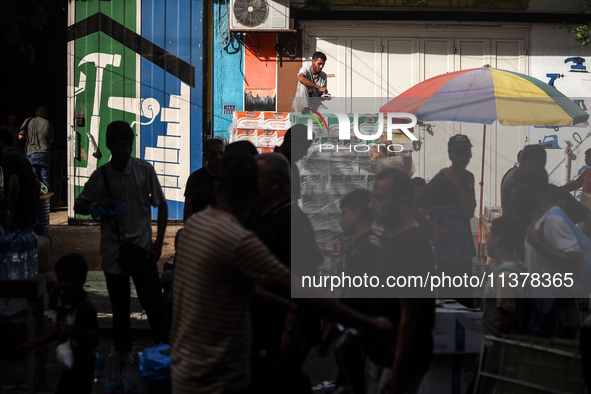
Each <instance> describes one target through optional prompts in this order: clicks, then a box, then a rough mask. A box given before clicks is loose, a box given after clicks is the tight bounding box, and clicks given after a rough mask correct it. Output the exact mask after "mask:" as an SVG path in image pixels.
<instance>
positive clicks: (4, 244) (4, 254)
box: [0, 226, 10, 280]
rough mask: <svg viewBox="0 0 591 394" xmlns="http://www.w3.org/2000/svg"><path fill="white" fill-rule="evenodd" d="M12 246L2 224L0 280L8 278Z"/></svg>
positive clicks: (0, 229) (0, 230) (0, 228)
mask: <svg viewBox="0 0 591 394" xmlns="http://www.w3.org/2000/svg"><path fill="white" fill-rule="evenodd" d="M9 248H10V242H9V240H8V238H6V234H4V229H3V228H2V226H0V280H8V279H9V275H8V270H9V265H8V255H9V253H8V251H9Z"/></svg>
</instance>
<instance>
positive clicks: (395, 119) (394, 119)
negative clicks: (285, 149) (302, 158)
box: [307, 109, 419, 141]
mask: <svg viewBox="0 0 591 394" xmlns="http://www.w3.org/2000/svg"><path fill="white" fill-rule="evenodd" d="M309 111H310V112H309V113H308V114H309V115H310V118H308V125H307V126H308V136H307V138H308V139H309V140H312V139H314V132H313V127H314V125H313V122H312V120H315V121H316V123H318V125H319V126H320V128H321V129H322V124H324V127H325V128H326V130H327V131H328V125H327V122H326V120H325V119H324V117H323V116H322V115H321V114H320V113H319V112H317V111H314V110H313V109H309ZM332 114H334V115H335V116H336V117H337V120H338V123H339V140H350V139H351V132H350V130H351V121H350V120H349V115H348V114H346V113H345V112H341V111H335V110H333V111H332ZM384 118H385V119H386V138H387V139H388V140H393V137H392V134H393V133H394V132H395V131H396V130H400V131H402V133H404V135H406V137H407V138H408V139H409V140H411V141H418V140H419V139H418V138H417V137H416V136H415V135H414V134H413V133H412V132H411V131H410V130H409V129H411V128H413V127H414V126H416V124H417V118H416V116H414V115H413V114H409V113H406V112H388V113H387V114H384V113H382V112H380V113H379V114H378V125H377V126H376V128H375V133H373V134H362V133H361V131H360V130H359V114H358V113H354V114H353V133H354V134H355V136H356V137H357V138H359V139H361V140H364V141H372V140H376V139H379V138H380V137H381V136H382V134H383V132H384ZM404 119H409V120H410V122H403V123H400V121H402V120H404ZM321 120H322V122H321Z"/></svg>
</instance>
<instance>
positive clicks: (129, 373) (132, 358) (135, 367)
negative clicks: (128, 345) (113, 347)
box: [122, 347, 140, 394]
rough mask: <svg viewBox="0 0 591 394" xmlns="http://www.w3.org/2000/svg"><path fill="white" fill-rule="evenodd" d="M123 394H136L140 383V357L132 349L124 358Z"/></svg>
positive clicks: (135, 350)
mask: <svg viewBox="0 0 591 394" xmlns="http://www.w3.org/2000/svg"><path fill="white" fill-rule="evenodd" d="M122 381H123V383H122V386H123V394H138V387H139V383H140V355H139V354H138V352H137V349H136V348H135V347H133V348H132V349H131V352H129V353H128V354H127V357H126V358H125V368H124V369H123V377H122Z"/></svg>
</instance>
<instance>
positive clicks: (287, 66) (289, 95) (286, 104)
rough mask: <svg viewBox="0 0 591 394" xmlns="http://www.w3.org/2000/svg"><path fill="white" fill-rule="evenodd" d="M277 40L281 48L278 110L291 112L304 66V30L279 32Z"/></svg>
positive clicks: (278, 75) (278, 71)
mask: <svg viewBox="0 0 591 394" xmlns="http://www.w3.org/2000/svg"><path fill="white" fill-rule="evenodd" d="M277 42H278V44H279V49H280V54H279V55H280V56H279V58H278V59H277V111H278V112H291V101H292V100H293V98H294V97H295V92H296V88H297V84H298V80H297V74H298V71H299V69H300V68H301V67H302V32H301V30H299V31H297V32H296V33H279V34H278V40H277ZM286 52H287V53H286ZM290 55H295V57H293V58H291V57H290Z"/></svg>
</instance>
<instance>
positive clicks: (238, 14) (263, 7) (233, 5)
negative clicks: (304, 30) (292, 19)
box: [230, 0, 289, 31]
mask: <svg viewBox="0 0 591 394" xmlns="http://www.w3.org/2000/svg"><path fill="white" fill-rule="evenodd" d="M230 30H235V31H247V30H248V31H252V30H255V31H256V30H289V0H230Z"/></svg>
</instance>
